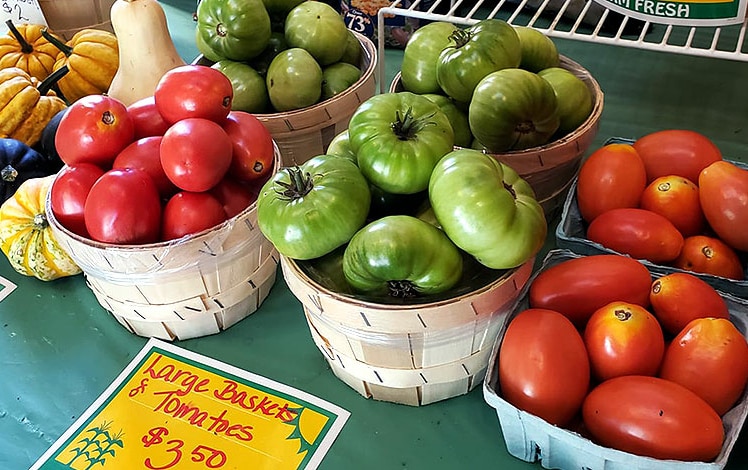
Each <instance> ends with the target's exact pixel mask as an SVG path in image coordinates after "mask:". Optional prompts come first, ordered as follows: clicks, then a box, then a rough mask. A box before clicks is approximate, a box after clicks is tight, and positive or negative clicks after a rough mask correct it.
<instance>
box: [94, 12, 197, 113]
mask: <svg viewBox="0 0 748 470" xmlns="http://www.w3.org/2000/svg"><path fill="white" fill-rule="evenodd" d="M109 17H110V19H111V21H112V27H113V28H114V34H115V35H116V36H117V39H118V40H119V67H118V69H117V73H116V74H115V75H114V79H113V80H112V84H111V86H110V87H109V92H108V93H107V94H108V95H109V96H111V97H113V98H116V99H118V100H119V101H121V102H122V103H124V104H125V105H126V106H129V105H131V104H132V103H134V102H136V101H138V100H140V99H142V98H146V97H148V96H152V95H153V93H154V91H156V85H157V84H158V81H159V80H160V79H161V77H163V76H164V74H165V73H166V72H168V71H169V70H171V69H173V68H176V67H178V66H180V65H186V63H185V61H184V60H183V59H182V57H181V56H180V55H179V53H178V52H177V48H176V46H174V41H172V39H171V35H170V34H169V28H168V25H167V22H166V14H165V13H164V9H163V8H162V7H161V5H160V4H159V3H158V1H157V0H116V1H115V2H114V3H113V4H112V8H111V10H110V12H109Z"/></svg>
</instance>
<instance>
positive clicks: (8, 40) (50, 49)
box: [0, 20, 60, 81]
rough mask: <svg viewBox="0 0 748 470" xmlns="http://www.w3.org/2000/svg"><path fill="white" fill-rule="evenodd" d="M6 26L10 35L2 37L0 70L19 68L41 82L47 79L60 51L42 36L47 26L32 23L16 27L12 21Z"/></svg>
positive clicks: (0, 43)
mask: <svg viewBox="0 0 748 470" xmlns="http://www.w3.org/2000/svg"><path fill="white" fill-rule="evenodd" d="M5 24H6V25H7V26H8V34H7V35H5V36H1V37H0V69H4V68H8V67H18V68H20V69H22V70H25V71H26V73H28V74H29V75H31V76H32V77H35V78H36V79H37V80H39V81H41V80H44V79H45V78H47V76H48V75H50V74H51V73H52V71H53V68H54V65H55V61H56V60H57V54H59V52H60V51H58V50H57V48H56V47H55V46H54V44H52V43H50V42H49V40H48V39H47V38H46V37H44V36H43V35H42V30H43V29H45V28H46V26H44V25H38V24H30V23H23V24H20V25H18V26H16V25H14V24H13V21H12V20H8V21H6V22H5ZM50 36H52V37H56V36H54V35H53V34H50Z"/></svg>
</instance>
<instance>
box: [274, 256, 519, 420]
mask: <svg viewBox="0 0 748 470" xmlns="http://www.w3.org/2000/svg"><path fill="white" fill-rule="evenodd" d="M532 266H533V260H529V261H528V262H526V263H525V264H523V265H522V266H520V267H518V268H516V269H513V270H510V271H507V272H506V273H505V274H504V275H502V276H501V277H499V278H498V279H495V280H494V281H492V282H490V283H489V284H488V285H486V286H484V287H482V288H479V289H476V290H474V291H472V292H470V293H469V294H464V295H460V296H458V297H454V298H451V299H448V300H442V301H437V302H432V303H425V304H413V305H384V304H377V303H372V302H366V301H362V300H358V299H354V298H352V297H350V296H344V295H340V294H338V293H336V292H333V291H331V290H329V289H327V288H325V287H323V286H321V285H320V284H319V283H317V282H315V281H314V280H312V279H311V278H310V277H309V276H307V275H306V273H305V272H304V271H303V270H302V269H300V267H299V265H298V264H297V263H296V262H295V261H294V260H293V259H290V258H287V257H284V256H282V257H281V268H282V272H283V276H284V278H285V280H286V284H287V285H288V287H289V289H290V290H291V292H292V293H293V294H294V295H295V296H296V297H297V298H298V299H299V301H300V302H301V303H302V305H303V307H304V313H305V316H306V319H307V323H308V326H309V330H310V332H311V335H312V338H313V339H314V342H315V344H316V345H317V348H318V349H319V350H320V352H321V353H322V355H323V356H324V358H325V360H326V361H327V362H328V364H329V365H330V367H331V368H332V371H333V373H334V374H335V375H336V376H337V377H338V378H339V379H340V380H341V381H343V382H344V383H346V384H347V385H348V386H350V387H351V388H353V389H354V390H356V391H357V392H358V393H360V394H361V395H363V396H364V397H367V398H373V399H375V400H381V401H388V402H393V403H399V404H405V405H412V406H420V405H427V404H430V403H434V402H437V401H440V400H445V399H448V398H452V397H455V396H459V395H464V394H466V393H468V392H469V391H470V390H472V389H473V388H475V387H476V386H477V385H478V384H480V383H481V382H482V380H483V378H484V376H485V373H486V367H487V364H488V360H489V356H490V350H491V348H492V346H493V342H494V340H495V339H496V337H497V335H498V328H499V325H500V324H501V323H502V321H501V318H502V317H503V315H505V314H506V313H507V312H509V311H510V310H511V307H512V305H513V304H514V302H515V300H516V298H517V297H518V295H519V292H520V290H521V289H522V288H523V286H524V284H525V283H526V282H527V280H528V279H529V277H530V274H531V271H532Z"/></svg>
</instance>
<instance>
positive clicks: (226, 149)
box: [160, 118, 233, 192]
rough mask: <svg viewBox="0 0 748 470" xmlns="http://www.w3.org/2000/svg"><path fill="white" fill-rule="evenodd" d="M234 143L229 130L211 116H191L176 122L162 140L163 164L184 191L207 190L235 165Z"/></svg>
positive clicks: (173, 181) (173, 180)
mask: <svg viewBox="0 0 748 470" xmlns="http://www.w3.org/2000/svg"><path fill="white" fill-rule="evenodd" d="M232 148H233V147H232V144H231V139H230V138H229V136H228V134H226V131H224V130H223V128H222V127H221V126H220V125H218V124H216V123H215V122H213V121H211V120H209V119H203V118H187V119H182V120H181V121H179V122H177V123H176V124H174V125H172V126H171V127H170V128H169V130H168V131H166V133H165V134H164V136H163V138H162V140H161V148H160V158H161V166H162V167H163V168H164V172H165V173H166V176H167V177H168V178H169V180H171V182H172V183H174V184H175V185H176V186H177V187H178V188H180V189H182V190H184V191H191V192H201V191H207V190H209V189H210V188H212V187H213V186H215V185H216V184H218V182H219V181H221V178H223V177H224V175H225V174H226V172H227V171H228V169H229V166H230V165H231V158H232Z"/></svg>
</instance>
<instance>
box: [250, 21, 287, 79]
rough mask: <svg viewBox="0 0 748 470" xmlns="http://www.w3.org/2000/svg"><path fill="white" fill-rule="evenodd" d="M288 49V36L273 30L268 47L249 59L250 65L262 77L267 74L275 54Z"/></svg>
mask: <svg viewBox="0 0 748 470" xmlns="http://www.w3.org/2000/svg"><path fill="white" fill-rule="evenodd" d="M286 49H288V44H287V43H286V36H285V35H284V34H283V33H279V32H277V31H273V32H272V33H271V34H270V40H269V41H268V45H267V47H265V50H264V51H262V53H261V54H260V55H258V56H257V57H255V58H254V59H252V60H250V61H249V65H250V66H251V67H252V68H253V69H255V70H256V71H257V73H259V74H260V75H261V76H262V77H265V76H267V73H268V67H270V63H271V62H272V61H273V59H275V56H277V55H278V54H280V53H281V52H282V51H285V50H286Z"/></svg>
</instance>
